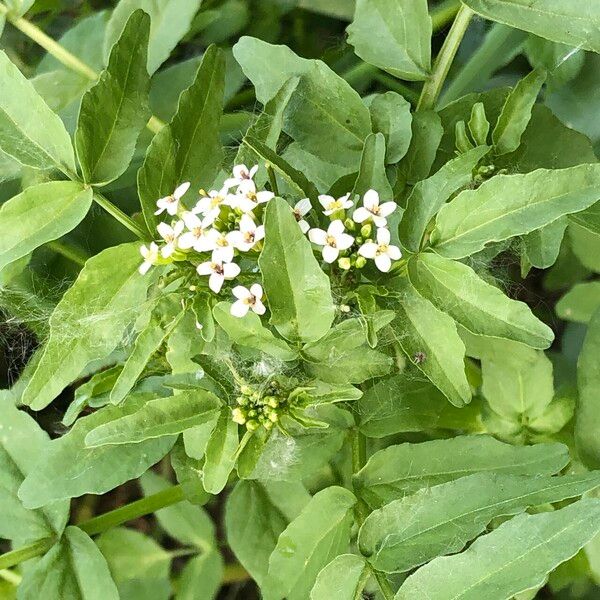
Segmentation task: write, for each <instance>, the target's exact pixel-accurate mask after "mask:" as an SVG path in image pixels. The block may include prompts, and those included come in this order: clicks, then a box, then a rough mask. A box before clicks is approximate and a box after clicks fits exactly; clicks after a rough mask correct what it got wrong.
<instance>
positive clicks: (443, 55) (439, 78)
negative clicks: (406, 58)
mask: <svg viewBox="0 0 600 600" xmlns="http://www.w3.org/2000/svg"><path fill="white" fill-rule="evenodd" d="M474 14H475V13H474V12H473V11H472V10H471V9H470V8H469V7H468V6H465V5H464V4H463V5H462V6H461V7H460V9H459V11H458V14H457V15H456V19H454V23H452V27H451V28H450V31H449V32H448V36H447V37H446V39H445V41H444V44H443V46H442V49H441V50H440V53H439V54H438V57H437V59H436V61H435V64H434V65H433V71H432V73H431V76H430V77H429V78H428V79H427V81H426V82H425V85H424V86H423V90H422V91H421V97H420V98H419V102H418V104H417V110H429V109H432V108H434V107H435V103H436V102H437V99H438V97H439V95H440V93H441V91H442V87H443V85H444V82H445V81H446V77H447V75H448V71H449V70H450V65H452V61H453V60H454V57H455V56H456V52H457V51H458V47H459V46H460V43H461V41H462V39H463V37H464V35H465V33H466V31H467V27H468V26H469V23H470V22H471V18H472V17H473V15H474Z"/></svg>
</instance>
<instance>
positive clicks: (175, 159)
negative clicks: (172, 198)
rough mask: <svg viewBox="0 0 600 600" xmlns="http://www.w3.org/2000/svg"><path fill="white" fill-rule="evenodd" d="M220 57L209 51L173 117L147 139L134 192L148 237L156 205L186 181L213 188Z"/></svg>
mask: <svg viewBox="0 0 600 600" xmlns="http://www.w3.org/2000/svg"><path fill="white" fill-rule="evenodd" d="M224 80H225V57H224V55H223V52H222V50H220V49H219V48H217V47H216V46H210V47H209V48H208V49H207V50H206V52H205V53H204V56H203V57H202V62H201V63H200V67H199V69H198V74H197V75H196V79H195V81H194V83H193V84H192V85H191V86H190V87H189V88H188V89H187V90H186V91H185V92H183V93H182V94H181V96H180V98H179V106H178V108H177V113H175V116H174V117H173V119H172V120H171V122H170V123H169V125H168V126H166V127H164V128H163V129H161V130H160V132H159V133H157V134H156V135H155V136H154V138H153V139H152V143H151V144H150V146H149V147H148V151H147V153H146V158H145V160H144V164H143V165H142V167H141V168H140V170H139V171H138V191H139V195H140V200H141V203H142V209H143V211H144V218H145V219H146V223H147V224H148V227H149V229H150V231H154V230H155V228H156V224H157V223H158V219H157V217H156V215H155V214H154V211H155V210H156V201H157V200H158V199H159V198H162V197H164V196H167V195H169V194H172V193H173V191H174V190H175V188H176V187H177V186H178V185H180V184H181V183H184V182H186V181H189V182H191V184H192V189H194V190H198V189H200V188H201V187H209V186H210V185H212V183H213V180H214V178H215V177H216V175H217V172H218V169H219V166H220V165H221V160H222V148H221V141H220V134H219V126H220V122H221V113H222V104H223V89H224V85H225V84H224Z"/></svg>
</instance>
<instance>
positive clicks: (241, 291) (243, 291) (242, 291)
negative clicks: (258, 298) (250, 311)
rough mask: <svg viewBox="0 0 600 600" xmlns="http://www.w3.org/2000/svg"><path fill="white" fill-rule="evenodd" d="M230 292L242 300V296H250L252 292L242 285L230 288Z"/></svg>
mask: <svg viewBox="0 0 600 600" xmlns="http://www.w3.org/2000/svg"><path fill="white" fill-rule="evenodd" d="M231 293H232V294H233V295H234V296H235V297H236V298H238V299H239V300H244V298H251V297H252V295H253V294H252V292H251V291H250V290H249V289H248V288H247V287H244V286H243V285H236V286H235V287H234V288H233V289H232V290H231Z"/></svg>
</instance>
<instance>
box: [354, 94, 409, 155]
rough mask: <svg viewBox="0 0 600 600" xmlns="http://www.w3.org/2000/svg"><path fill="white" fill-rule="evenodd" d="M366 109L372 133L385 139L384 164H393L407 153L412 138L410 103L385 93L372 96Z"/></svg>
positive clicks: (400, 97)
mask: <svg viewBox="0 0 600 600" xmlns="http://www.w3.org/2000/svg"><path fill="white" fill-rule="evenodd" d="M365 101H366V100H365ZM368 107H369V112H370V113H371V123H372V125H373V131H374V132H375V133H383V135H384V137H385V162H386V164H395V163H397V162H398V161H399V160H400V159H401V158H403V157H404V155H405V154H406V153H407V151H408V148H409V146H410V140H411V138H412V129H411V123H412V114H411V112H410V102H408V101H407V100H405V99H404V98H403V97H402V96H401V95H400V94H397V93H396V92H385V93H384V94H377V95H375V96H373V97H372V98H371V99H370V101H369V102H368Z"/></svg>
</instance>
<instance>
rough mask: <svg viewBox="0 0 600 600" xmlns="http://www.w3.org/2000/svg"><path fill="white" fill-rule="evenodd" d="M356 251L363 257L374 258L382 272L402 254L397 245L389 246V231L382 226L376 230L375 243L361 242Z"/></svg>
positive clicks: (387, 269)
mask: <svg viewBox="0 0 600 600" xmlns="http://www.w3.org/2000/svg"><path fill="white" fill-rule="evenodd" d="M358 253H359V254H360V255H361V256H364V257H365V258H372V259H375V265H376V266H377V268H378V269H379V270H380V271H383V272H384V273H387V272H388V271H389V270H390V268H391V266H392V261H393V260H399V259H400V257H401V256H402V252H400V248H398V246H390V232H389V230H388V229H384V228H380V229H378V230H377V243H375V242H367V243H366V244H363V245H362V246H361V247H360V248H359V249H358Z"/></svg>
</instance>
